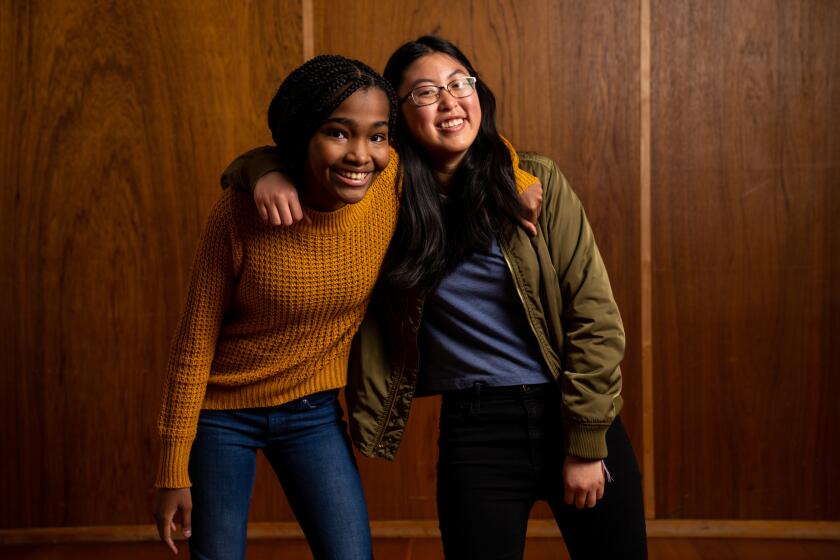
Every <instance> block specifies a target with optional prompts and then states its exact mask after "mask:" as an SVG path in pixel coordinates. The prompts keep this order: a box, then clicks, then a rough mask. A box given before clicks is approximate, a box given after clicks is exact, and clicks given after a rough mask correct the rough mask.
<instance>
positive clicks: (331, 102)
mask: <svg viewBox="0 0 840 560" xmlns="http://www.w3.org/2000/svg"><path fill="white" fill-rule="evenodd" d="M370 88H379V89H381V90H382V91H383V92H385V95H386V96H387V97H388V104H389V106H390V111H389V113H388V132H389V134H393V131H394V129H395V125H396V119H397V96H396V94H395V93H394V88H392V87H391V84H390V83H389V82H388V81H386V80H385V79H384V78H383V77H382V76H380V75H379V73H378V72H377V71H376V70H374V69H373V68H371V67H370V66H368V65H367V64H365V63H364V62H360V61H358V60H353V59H351V58H345V57H343V56H338V55H331V54H328V55H320V56H316V57H315V58H312V59H310V60H308V61H306V62H305V63H303V64H302V65H300V66H298V67H297V68H296V69H294V70H293V71H292V72H291V73H290V74H289V75H288V76H287V77H286V79H285V80H283V83H282V84H280V87H279V88H278V89H277V93H276V94H274V98H273V99H272V100H271V104H270V105H269V107H268V128H269V129H270V130H271V137H272V138H273V139H274V143H275V144H277V147H278V148H279V150H278V152H279V153H280V154H282V156H283V157H284V158H286V164H287V165H288V170H289V171H290V172H291V173H292V174H293V175H298V174H299V173H300V170H301V168H302V165H303V162H304V161H306V151H307V146H308V144H309V140H310V139H311V138H312V136H313V135H314V134H315V132H317V130H318V128H320V127H321V125H322V124H324V121H326V120H327V119H328V118H329V116H330V115H331V114H332V113H333V111H335V110H336V108H338V106H339V105H341V104H342V103H343V102H344V100H345V99H347V98H348V97H350V96H351V95H353V93H355V92H357V91H359V90H366V89H370Z"/></svg>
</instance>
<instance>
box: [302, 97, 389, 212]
mask: <svg viewBox="0 0 840 560" xmlns="http://www.w3.org/2000/svg"><path fill="white" fill-rule="evenodd" d="M389 110H390V106H389V104H388V97H387V96H386V95H385V92H383V91H382V90H380V89H378V88H371V89H365V90H359V91H357V92H355V93H353V94H352V95H351V96H350V97H348V98H347V99H345V100H344V102H343V103H342V104H341V105H339V106H338V108H336V110H335V111H333V113H332V114H331V115H330V116H329V118H327V120H326V121H324V123H323V124H322V125H321V127H320V128H318V130H317V131H316V132H315V135H314V136H312V139H311V140H310V141H309V145H308V150H307V158H306V170H305V177H304V180H305V188H304V192H303V193H302V197H301V198H302V201H303V203H304V204H306V205H307V206H309V207H310V208H314V209H315V210H320V211H322V212H330V211H333V210H338V209H339V208H341V207H342V206H344V205H346V204H355V203H357V202H359V201H360V200H362V198H364V196H365V194H366V193H367V191H368V188H369V187H370V185H371V184H372V183H373V181H374V179H376V177H377V175H379V173H380V172H381V171H382V170H383V169H385V167H386V166H387V165H388V157H389V155H388V115H389Z"/></svg>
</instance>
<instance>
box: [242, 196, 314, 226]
mask: <svg viewBox="0 0 840 560" xmlns="http://www.w3.org/2000/svg"><path fill="white" fill-rule="evenodd" d="M254 199H255V202H256V204H257V210H258V211H259V214H260V218H262V219H263V221H264V222H267V223H269V224H271V225H273V226H286V227H288V226H291V225H294V224H296V223H298V222H300V221H304V222H306V223H307V224H311V223H312V219H311V218H310V217H309V214H307V213H306V212H305V211H304V209H303V207H302V206H301V204H300V202H299V201H298V200H297V198H296V197H295V198H292V197H289V198H285V197H280V196H278V197H274V198H260V199H259V200H257V197H256V196H255V197H254Z"/></svg>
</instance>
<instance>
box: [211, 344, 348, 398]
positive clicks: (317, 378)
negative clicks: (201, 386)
mask: <svg viewBox="0 0 840 560" xmlns="http://www.w3.org/2000/svg"><path fill="white" fill-rule="evenodd" d="M349 352H350V349H349V348H348V349H347V352H344V353H342V354H340V355H338V356H336V357H335V358H333V359H332V360H331V361H329V362H326V363H324V364H321V365H319V366H318V368H317V370H316V372H315V373H313V374H312V375H309V376H307V377H304V378H302V379H288V380H287V379H284V378H283V376H282V375H280V376H272V377H267V378H265V379H261V380H259V381H255V382H253V383H250V384H248V385H245V386H241V387H222V386H219V385H213V380H212V377H211V379H210V383H209V384H208V385H207V393H206V394H205V396H204V404H203V405H202V409H206V410H237V409H243V408H264V407H267V406H278V405H281V404H285V403H287V402H291V401H293V400H295V399H299V398H302V397H305V396H307V395H311V394H313V393H320V392H321V391H328V390H330V389H337V388H339V387H344V386H345V385H346V384H347V357H348V356H349Z"/></svg>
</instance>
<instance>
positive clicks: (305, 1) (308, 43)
mask: <svg viewBox="0 0 840 560" xmlns="http://www.w3.org/2000/svg"><path fill="white" fill-rule="evenodd" d="M312 2H313V0H301V12H302V13H301V18H302V20H303V26H302V27H303V32H302V34H301V35H302V39H303V60H304V62H305V61H307V60H309V59H310V58H312V57H313V56H315V31H314V22H313V21H312V20H313V7H312Z"/></svg>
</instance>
